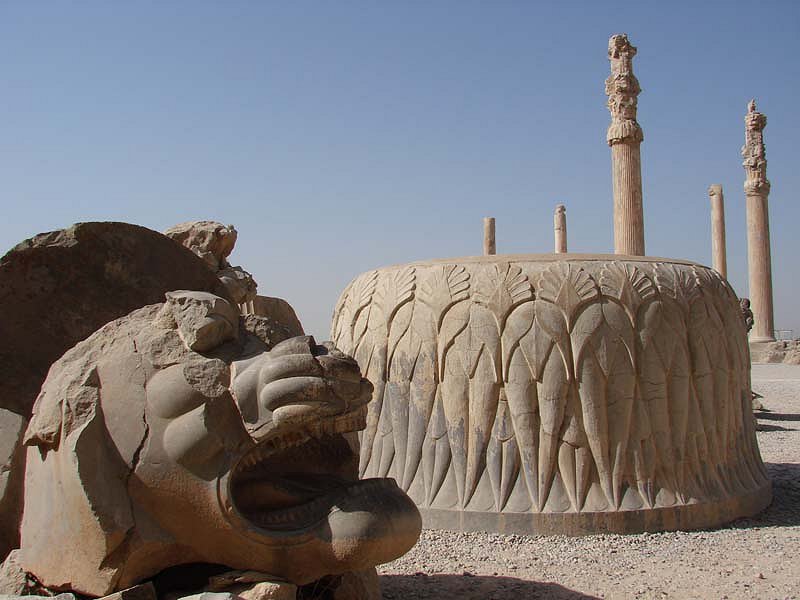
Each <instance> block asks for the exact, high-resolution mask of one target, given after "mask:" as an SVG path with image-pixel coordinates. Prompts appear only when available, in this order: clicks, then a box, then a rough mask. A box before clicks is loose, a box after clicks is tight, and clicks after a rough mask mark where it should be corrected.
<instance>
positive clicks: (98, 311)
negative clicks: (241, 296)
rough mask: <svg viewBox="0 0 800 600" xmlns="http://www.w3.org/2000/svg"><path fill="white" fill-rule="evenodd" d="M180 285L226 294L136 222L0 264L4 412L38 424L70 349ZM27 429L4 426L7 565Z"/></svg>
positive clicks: (0, 515)
mask: <svg viewBox="0 0 800 600" xmlns="http://www.w3.org/2000/svg"><path fill="white" fill-rule="evenodd" d="M180 288H190V289H196V290H203V291H208V292H215V293H217V294H223V295H225V294H226V291H225V289H224V288H223V287H222V286H221V284H220V281H219V279H217V277H216V276H215V275H214V273H213V271H211V270H210V269H209V268H208V267H207V265H206V264H205V263H204V262H203V261H202V260H200V259H199V258H197V256H195V255H194V254H192V253H191V252H189V251H188V250H186V249H185V248H182V247H181V246H179V245H178V244H175V242H173V241H172V240H170V239H168V238H166V237H165V236H163V235H161V234H160V233H158V232H155V231H151V230H150V229H146V228H144V227H139V226H137V225H130V224H128V223H78V224H76V225H73V226H72V227H69V228H67V229H62V230H59V231H51V232H48V233H42V234H39V235H37V236H35V237H33V238H31V239H28V240H25V241H23V242H21V243H20V244H18V245H17V246H15V247H14V248H12V249H11V250H10V251H9V252H8V253H7V254H6V255H5V256H3V258H2V259H0V312H2V314H3V318H2V319H0V338H2V340H3V344H2V346H0V409H6V410H9V411H12V412H13V413H16V414H18V415H21V416H22V417H25V418H27V417H29V416H30V413H31V408H32V406H33V403H34V400H35V399H36V396H37V394H38V393H39V389H40V388H41V386H42V382H43V381H44V379H45V376H46V375H47V371H48V369H49V368H50V365H51V364H52V363H53V362H54V361H55V360H57V359H58V358H59V357H60V356H61V355H62V354H63V353H64V352H66V351H67V350H68V349H69V348H71V347H73V346H74V345H75V344H76V343H77V342H79V341H80V340H83V339H85V338H86V337H88V336H89V335H91V334H92V333H93V332H94V331H95V330H97V329H98V328H99V327H100V326H102V325H104V324H105V323H107V322H109V321H111V320H113V319H116V318H118V317H121V316H123V315H125V314H127V313H129V312H130V311H132V310H134V309H136V308H139V307H141V306H144V305H146V304H154V303H158V302H163V300H164V293H165V292H167V291H169V290H174V289H180ZM22 417H20V418H22ZM9 419H11V420H12V421H14V424H13V426H12V425H10V424H9V423H10V421H9ZM18 424H19V420H18V419H16V418H15V417H13V416H11V415H7V414H5V415H4V416H3V417H2V424H0V427H2V428H3V431H2V438H3V441H2V442H1V443H2V444H3V450H2V452H0V559H1V558H3V557H4V556H5V555H6V553H7V552H8V550H9V549H10V548H12V547H15V546H16V545H17V544H18V542H19V534H18V529H19V516H20V514H21V501H22V489H21V488H22V482H23V481H24V473H23V471H24V456H25V453H24V452H22V453H21V454H20V453H18V454H20V455H21V460H15V461H14V462H8V459H9V457H10V456H11V455H10V454H9V452H11V451H12V446H13V444H12V445H8V446H6V443H9V444H10V443H11V442H12V441H13V440H14V439H16V438H15V437H14V433H13V432H12V431H11V429H15V428H16V427H17V425H18ZM9 428H10V429H9Z"/></svg>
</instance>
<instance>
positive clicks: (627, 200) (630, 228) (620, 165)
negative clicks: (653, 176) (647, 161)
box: [611, 143, 644, 256]
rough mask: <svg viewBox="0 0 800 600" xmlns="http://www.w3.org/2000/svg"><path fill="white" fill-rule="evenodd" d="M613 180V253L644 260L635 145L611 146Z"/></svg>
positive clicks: (639, 178)
mask: <svg viewBox="0 0 800 600" xmlns="http://www.w3.org/2000/svg"><path fill="white" fill-rule="evenodd" d="M611 161H612V178H613V180H614V253H615V254H631V255H634V256H644V212H643V210H642V174H641V158H640V156H639V144H638V143H637V144H628V143H622V144H615V145H613V146H611Z"/></svg>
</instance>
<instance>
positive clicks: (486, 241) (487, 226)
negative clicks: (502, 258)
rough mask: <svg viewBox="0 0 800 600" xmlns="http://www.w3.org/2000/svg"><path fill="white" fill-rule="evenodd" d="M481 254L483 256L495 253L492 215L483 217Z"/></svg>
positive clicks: (495, 245)
mask: <svg viewBox="0 0 800 600" xmlns="http://www.w3.org/2000/svg"><path fill="white" fill-rule="evenodd" d="M483 254H484V256H488V255H490V254H497V243H496V241H495V221H494V217H484V218H483Z"/></svg>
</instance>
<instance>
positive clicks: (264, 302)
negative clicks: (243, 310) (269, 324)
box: [252, 296, 305, 337]
mask: <svg viewBox="0 0 800 600" xmlns="http://www.w3.org/2000/svg"><path fill="white" fill-rule="evenodd" d="M252 310H253V314H254V315H258V316H260V317H266V318H268V319H270V320H271V321H274V322H275V323H277V324H279V325H281V326H282V327H285V328H286V330H287V331H288V332H289V333H290V334H291V336H292V337H294V336H296V335H305V332H304V331H303V326H302V325H301V324H300V320H299V319H298V318H297V314H295V312H294V309H293V308H292V306H291V305H290V304H289V303H288V302H286V300H283V299H282V298H271V297H269V296H256V297H255V299H254V300H253V303H252Z"/></svg>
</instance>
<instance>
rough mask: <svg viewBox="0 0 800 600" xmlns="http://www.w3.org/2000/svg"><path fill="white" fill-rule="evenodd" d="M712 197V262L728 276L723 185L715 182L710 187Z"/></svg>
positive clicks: (721, 273) (710, 196) (720, 271)
mask: <svg viewBox="0 0 800 600" xmlns="http://www.w3.org/2000/svg"><path fill="white" fill-rule="evenodd" d="M708 196H709V198H710V199H711V263H712V266H713V267H714V269H715V270H716V271H717V272H718V273H719V274H720V275H722V276H723V277H725V278H727V277H728V259H727V257H726V255H725V199H724V198H723V196H722V186H721V185H719V184H714V185H712V186H710V187H709V188H708Z"/></svg>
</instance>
